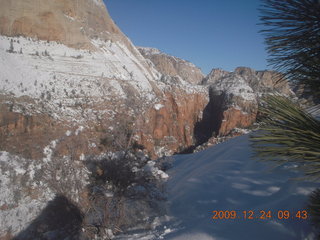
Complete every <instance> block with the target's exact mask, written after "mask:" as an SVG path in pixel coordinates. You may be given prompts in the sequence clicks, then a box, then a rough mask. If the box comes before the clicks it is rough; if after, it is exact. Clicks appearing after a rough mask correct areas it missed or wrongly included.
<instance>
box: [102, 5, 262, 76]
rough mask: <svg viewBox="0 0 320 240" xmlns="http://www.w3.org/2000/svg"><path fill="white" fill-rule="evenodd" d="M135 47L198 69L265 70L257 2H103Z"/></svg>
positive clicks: (205, 71) (204, 70) (208, 70)
mask: <svg viewBox="0 0 320 240" xmlns="http://www.w3.org/2000/svg"><path fill="white" fill-rule="evenodd" d="M104 1H105V3H106V5H107V8H108V10H109V13H110V15H111V17H112V18H113V20H114V21H115V22H116V24H117V25H118V26H119V27H120V29H121V30H122V31H123V32H124V33H125V34H126V35H127V36H128V37H129V38H130V39H131V40H132V41H133V43H134V44H135V45H137V46H146V47H155V48H158V49H160V50H162V51H164V52H166V53H168V54H171V55H174V56H177V57H180V58H183V59H186V60H188V61H190V62H192V63H194V64H195V65H197V66H198V67H200V68H201V69H202V71H203V72H204V73H208V72H210V70H211V69H212V68H222V69H225V70H229V71H232V70H233V69H234V68H236V67H238V66H248V67H252V68H254V69H256V70H264V69H266V68H267V62H266V57H267V54H266V51H265V46H264V43H263V36H262V35H261V34H260V33H258V31H259V29H260V28H261V27H260V26H257V23H258V22H259V19H258V16H259V12H258V10H257V8H258V7H259V4H260V1H259V0H245V1H239V0H104Z"/></svg>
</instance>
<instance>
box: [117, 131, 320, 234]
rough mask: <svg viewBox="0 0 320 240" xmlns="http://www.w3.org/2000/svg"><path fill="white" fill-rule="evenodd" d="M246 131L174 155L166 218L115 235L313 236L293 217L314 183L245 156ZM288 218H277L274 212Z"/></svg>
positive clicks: (304, 222) (293, 171)
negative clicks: (219, 214) (249, 214)
mask: <svg viewBox="0 0 320 240" xmlns="http://www.w3.org/2000/svg"><path fill="white" fill-rule="evenodd" d="M249 144H250V143H249V135H244V136H241V137H237V138H235V139H232V140H230V141H228V142H225V143H222V144H219V145H216V146H213V147H211V148H208V149H206V150H204V151H201V152H198V153H195V154H190V155H178V156H175V157H174V159H175V163H174V167H173V168H172V169H171V170H170V171H169V176H170V179H169V181H168V194H169V196H168V199H169V212H168V215H169V216H170V218H171V220H170V221H167V222H162V224H161V225H160V226H158V227H157V228H156V229H155V230H153V231H149V232H144V233H141V232H140V233H137V232H136V234H132V235H130V236H119V237H117V238H116V239H131V240H132V239H145V240H146V239H150V240H151V239H169V240H182V239H183V240H188V239H190V240H255V239H259V240H267V239H268V240H270V239H274V240H289V239H290V240H295V239H296V240H298V239H299V240H301V239H315V236H314V234H313V233H312V232H313V231H312V228H311V227H310V225H309V222H308V220H303V219H298V218H295V215H296V213H297V211H302V210H305V209H306V205H307V199H308V194H309V193H310V192H311V191H312V190H313V189H315V188H316V187H318V186H319V183H315V182H308V181H306V180H300V181H299V180H297V178H299V177H301V176H302V175H301V173H299V172H298V171H297V170H296V169H295V167H280V168H272V165H271V163H270V162H268V163H261V162H257V161H255V160H253V159H252V158H251V154H252V151H251V147H250V145H249ZM214 210H216V211H226V210H228V211H233V210H234V211H237V214H238V216H239V217H240V218H236V219H233V220H232V219H224V220H221V219H216V220H213V219H212V216H213V214H212V211H214ZM250 210H252V211H254V213H255V214H254V217H260V216H261V213H260V210H264V211H266V212H267V211H271V213H272V217H271V219H265V220H263V219H246V220H245V219H243V211H250ZM285 210H287V211H289V212H290V213H291V216H292V217H293V218H289V219H287V220H285V219H278V217H277V213H278V211H285Z"/></svg>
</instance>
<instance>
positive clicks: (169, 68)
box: [138, 47, 204, 84]
mask: <svg viewBox="0 0 320 240" xmlns="http://www.w3.org/2000/svg"><path fill="white" fill-rule="evenodd" d="M138 50H139V51H140V53H141V54H142V55H143V56H144V57H145V58H147V59H149V60H150V61H151V62H152V63H153V64H154V65H155V68H156V69H157V70H158V71H159V72H160V73H162V74H164V75H169V76H171V77H175V76H179V77H181V78H182V79H183V80H185V81H187V82H189V83H192V84H199V83H200V82H201V81H202V80H203V78H204V75H203V73H202V72H201V70H200V69H199V68H198V67H196V66H195V65H194V64H193V63H191V62H188V61H186V60H183V59H181V58H177V57H173V56H170V55H168V54H165V53H163V52H161V51H160V50H158V49H156V48H146V47H139V48H138Z"/></svg>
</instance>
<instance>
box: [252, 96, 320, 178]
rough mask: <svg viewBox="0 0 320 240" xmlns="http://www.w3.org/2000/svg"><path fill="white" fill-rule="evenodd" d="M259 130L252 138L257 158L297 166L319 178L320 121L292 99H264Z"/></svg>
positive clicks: (261, 105) (260, 109)
mask: <svg viewBox="0 0 320 240" xmlns="http://www.w3.org/2000/svg"><path fill="white" fill-rule="evenodd" d="M259 111H260V113H261V114H262V118H263V120H262V124H261V127H260V131H257V132H255V133H254V134H253V135H252V136H251V143H252V147H253V149H254V156H255V157H257V158H260V159H262V160H269V161H273V162H278V163H279V164H284V163H288V162H294V163H298V164H299V165H300V167H301V168H302V169H303V170H304V171H305V173H306V175H308V176H310V177H320V121H319V120H317V119H315V118H314V117H313V116H311V115H310V114H308V113H307V112H306V111H304V110H303V109H302V108H301V107H300V106H299V105H298V104H296V103H294V102H293V101H292V100H290V99H288V98H286V97H283V96H279V95H269V96H267V97H265V98H264V99H262V101H261V104H260V108H259Z"/></svg>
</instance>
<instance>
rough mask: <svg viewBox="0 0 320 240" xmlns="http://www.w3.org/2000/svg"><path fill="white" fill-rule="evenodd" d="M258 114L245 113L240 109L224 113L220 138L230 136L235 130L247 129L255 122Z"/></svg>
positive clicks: (231, 109)
mask: <svg viewBox="0 0 320 240" xmlns="http://www.w3.org/2000/svg"><path fill="white" fill-rule="evenodd" d="M256 116H257V112H253V113H251V114H248V113H243V112H242V111H241V110H239V109H235V108H229V109H228V110H226V111H224V112H223V118H222V122H221V126H220V129H219V135H220V136H226V135H228V134H229V133H230V132H231V131H232V130H233V129H234V128H246V127H249V126H251V125H252V123H254V122H255V120H256Z"/></svg>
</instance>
